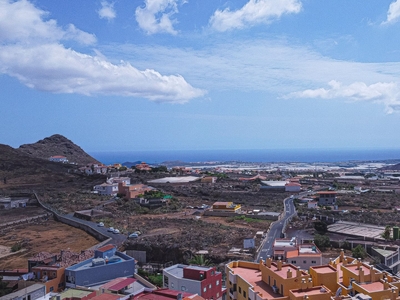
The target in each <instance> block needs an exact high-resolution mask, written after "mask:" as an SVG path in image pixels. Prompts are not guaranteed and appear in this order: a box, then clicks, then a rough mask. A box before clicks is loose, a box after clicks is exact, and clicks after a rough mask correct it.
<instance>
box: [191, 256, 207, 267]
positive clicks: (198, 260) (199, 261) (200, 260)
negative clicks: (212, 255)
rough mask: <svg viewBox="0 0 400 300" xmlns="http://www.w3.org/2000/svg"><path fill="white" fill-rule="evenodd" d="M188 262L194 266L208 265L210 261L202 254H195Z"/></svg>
mask: <svg viewBox="0 0 400 300" xmlns="http://www.w3.org/2000/svg"><path fill="white" fill-rule="evenodd" d="M189 263H190V264H192V265H196V266H209V265H210V264H211V261H210V260H208V259H206V258H205V257H204V255H195V256H193V257H192V258H191V259H190V260H189Z"/></svg>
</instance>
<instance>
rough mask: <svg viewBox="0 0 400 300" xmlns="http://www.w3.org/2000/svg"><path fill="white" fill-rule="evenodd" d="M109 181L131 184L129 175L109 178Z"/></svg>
mask: <svg viewBox="0 0 400 300" xmlns="http://www.w3.org/2000/svg"><path fill="white" fill-rule="evenodd" d="M107 182H108V183H120V182H122V183H123V184H125V185H130V184H131V179H130V178H129V177H111V178H109V179H108V180H107Z"/></svg>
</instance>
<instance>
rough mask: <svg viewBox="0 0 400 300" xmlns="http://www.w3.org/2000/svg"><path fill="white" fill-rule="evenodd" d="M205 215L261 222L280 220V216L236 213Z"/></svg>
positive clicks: (219, 212) (210, 212)
mask: <svg viewBox="0 0 400 300" xmlns="http://www.w3.org/2000/svg"><path fill="white" fill-rule="evenodd" d="M203 215H204V216H208V217H241V216H245V217H246V218H252V219H260V220H272V221H276V220H278V219H279V216H271V215H249V214H236V213H231V212H223V211H212V210H206V211H205V212H204V213H203Z"/></svg>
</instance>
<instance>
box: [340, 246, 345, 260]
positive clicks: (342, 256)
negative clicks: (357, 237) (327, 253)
mask: <svg viewBox="0 0 400 300" xmlns="http://www.w3.org/2000/svg"><path fill="white" fill-rule="evenodd" d="M344 259H345V257H344V250H343V249H340V262H343V261H344Z"/></svg>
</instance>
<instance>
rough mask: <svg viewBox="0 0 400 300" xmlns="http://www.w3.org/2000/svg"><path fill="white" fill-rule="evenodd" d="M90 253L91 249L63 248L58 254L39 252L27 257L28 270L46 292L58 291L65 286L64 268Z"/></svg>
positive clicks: (91, 253) (91, 252)
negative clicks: (73, 250)
mask: <svg viewBox="0 0 400 300" xmlns="http://www.w3.org/2000/svg"><path fill="white" fill-rule="evenodd" d="M91 255H93V251H92V250H85V251H82V252H81V253H75V252H72V251H69V250H63V251H61V253H60V254H59V255H58V254H54V253H49V252H40V253H38V254H36V255H35V256H34V257H32V258H30V259H28V271H29V272H31V273H32V277H33V280H34V281H37V282H41V283H42V284H43V285H44V286H45V287H46V293H49V292H58V291H61V290H63V289H64V288H65V276H64V272H65V268H66V267H68V266H70V265H73V264H75V263H79V262H80V261H82V260H84V259H86V258H88V257H90V256H91Z"/></svg>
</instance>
